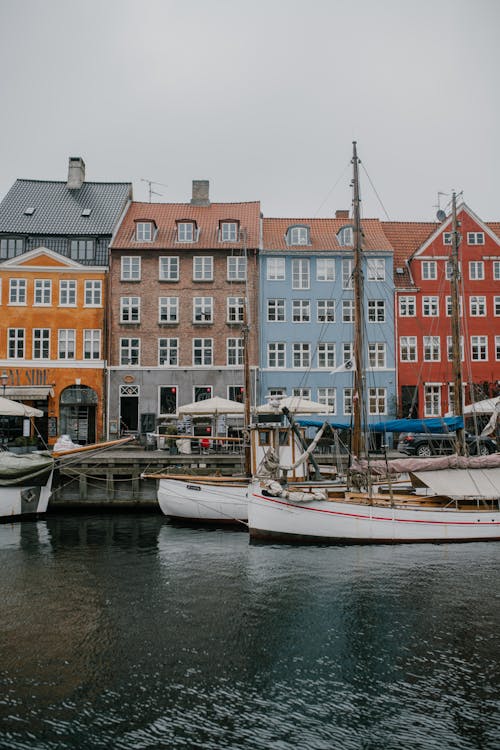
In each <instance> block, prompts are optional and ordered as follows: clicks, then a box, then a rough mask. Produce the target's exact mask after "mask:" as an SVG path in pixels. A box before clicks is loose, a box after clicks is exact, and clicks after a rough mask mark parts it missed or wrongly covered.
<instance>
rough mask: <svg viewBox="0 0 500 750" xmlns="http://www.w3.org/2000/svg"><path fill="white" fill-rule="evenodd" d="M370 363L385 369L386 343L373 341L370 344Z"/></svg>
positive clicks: (377, 367)
mask: <svg viewBox="0 0 500 750" xmlns="http://www.w3.org/2000/svg"><path fill="white" fill-rule="evenodd" d="M368 363H369V367H372V368H373V369H381V368H382V369H383V368H384V367H385V366H386V364H385V344H384V343H379V342H375V343H371V344H368Z"/></svg>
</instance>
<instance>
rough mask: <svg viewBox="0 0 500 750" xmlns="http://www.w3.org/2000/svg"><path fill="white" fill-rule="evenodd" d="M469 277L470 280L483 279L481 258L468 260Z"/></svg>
mask: <svg viewBox="0 0 500 750" xmlns="http://www.w3.org/2000/svg"><path fill="white" fill-rule="evenodd" d="M469 279H470V280H471V281H481V280H482V279H484V262H483V261H482V260H471V261H469Z"/></svg>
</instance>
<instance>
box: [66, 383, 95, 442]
mask: <svg viewBox="0 0 500 750" xmlns="http://www.w3.org/2000/svg"><path fill="white" fill-rule="evenodd" d="M96 409H97V393H96V392H95V391H94V390H92V388H89V387H88V386H86V385H71V386H69V388H65V389H64V391H63V392H62V393H61V399H60V406H59V418H60V433H61V435H69V436H70V438H71V440H72V441H73V442H74V443H79V444H80V445H86V444H88V443H95V441H96Z"/></svg>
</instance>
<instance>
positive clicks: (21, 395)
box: [2, 385, 54, 401]
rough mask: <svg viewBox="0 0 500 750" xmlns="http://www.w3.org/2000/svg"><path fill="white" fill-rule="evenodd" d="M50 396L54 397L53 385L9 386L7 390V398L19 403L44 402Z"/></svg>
mask: <svg viewBox="0 0 500 750" xmlns="http://www.w3.org/2000/svg"><path fill="white" fill-rule="evenodd" d="M3 395H4V394H3V392H2V396H3ZM49 396H51V397H52V398H53V397H54V389H53V388H52V386H51V385H8V386H7V387H6V388H5V398H13V399H17V400H18V401H43V400H44V399H48V397H49Z"/></svg>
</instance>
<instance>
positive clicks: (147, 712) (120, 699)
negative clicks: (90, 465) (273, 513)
mask: <svg viewBox="0 0 500 750" xmlns="http://www.w3.org/2000/svg"><path fill="white" fill-rule="evenodd" d="M0 565H1V568H0V570H1V577H0V601H1V602H2V610H1V611H2V616H1V624H2V639H1V646H0V680H1V688H2V689H1V691H0V747H1V748H9V749H10V748H30V750H33V748H60V747H63V748H87V747H96V748H124V749H125V748H127V750H128V749H129V748H180V747H185V748H198V747H200V748H210V749H211V748H214V750H215V749H216V748H217V750H219V748H222V747H223V748H234V749H235V750H236V749H237V748H269V747H272V748H279V750H292V748H293V749H294V750H295V748H311V749H312V750H316V749H318V750H319V749H323V748H324V749H326V748H334V747H341V748H348V749H349V748H361V747H363V748H370V749H376V748H384V749H386V748H401V747H403V746H404V747H406V746H409V747H411V748H412V749H413V748H431V747H435V748H482V749H483V748H485V749H486V748H492V749H493V748H498V747H500V704H499V694H500V691H499V688H500V676H499V671H498V666H499V665H498V658H499V654H500V634H499V628H498V623H499V622H500V595H499V593H498V591H499V589H498V580H499V573H500V555H499V547H498V545H496V544H469V545H453V546H452V545H450V546H448V547H447V546H431V545H417V546H414V547H355V548H351V547H348V548H343V547H304V548H294V547H286V546H277V547H272V546H252V545H249V543H248V538H247V536H246V534H244V533H241V532H238V531H230V530H218V529H217V530H212V531H210V530H206V529H196V528H182V527H178V528H176V527H173V526H171V525H169V524H168V522H167V521H166V520H165V519H163V518H162V517H160V516H156V515H155V516H152V515H151V516H141V515H116V516H103V517H86V516H85V517H84V516H73V517H57V516H48V517H47V518H46V520H44V521H42V522H38V523H35V522H32V523H30V522H24V523H18V524H15V525H10V526H9V525H1V526H0Z"/></svg>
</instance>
